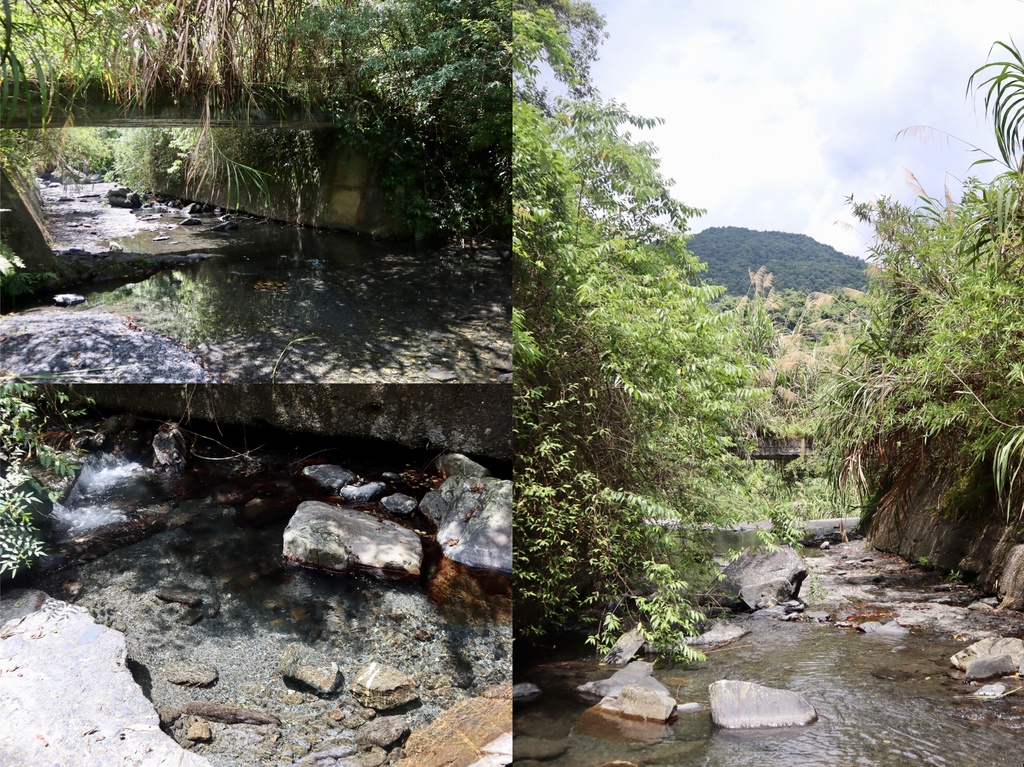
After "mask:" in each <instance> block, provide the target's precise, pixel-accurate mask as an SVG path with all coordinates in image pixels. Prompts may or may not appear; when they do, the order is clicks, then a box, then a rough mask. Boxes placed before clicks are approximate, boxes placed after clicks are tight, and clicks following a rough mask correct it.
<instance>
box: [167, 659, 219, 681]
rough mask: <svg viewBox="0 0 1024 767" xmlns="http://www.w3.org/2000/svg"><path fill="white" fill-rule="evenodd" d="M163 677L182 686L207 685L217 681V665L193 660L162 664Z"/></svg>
mask: <svg viewBox="0 0 1024 767" xmlns="http://www.w3.org/2000/svg"><path fill="white" fill-rule="evenodd" d="M164 678H165V679H166V680H167V681H168V682H170V683H171V684H179V685H181V686H183V687H208V686H210V685H211V684H213V683H214V682H216V681H217V667H216V666H213V665H211V664H209V663H197V662H194V661H179V662H177V663H168V664H167V665H166V666H164Z"/></svg>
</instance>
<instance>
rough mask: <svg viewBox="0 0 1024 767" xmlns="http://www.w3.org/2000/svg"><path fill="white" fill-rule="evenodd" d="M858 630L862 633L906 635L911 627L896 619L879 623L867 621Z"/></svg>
mask: <svg viewBox="0 0 1024 767" xmlns="http://www.w3.org/2000/svg"><path fill="white" fill-rule="evenodd" d="M857 631H859V632H861V633H862V634H879V635H881V636H906V635H907V634H909V633H910V629H907V628H904V627H903V626H901V625H900V624H899V623H897V622H896V621H889V622H888V623H879V622H878V621H865V622H864V623H861V624H860V625H859V626H857Z"/></svg>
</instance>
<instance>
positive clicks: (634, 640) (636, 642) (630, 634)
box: [601, 629, 644, 666]
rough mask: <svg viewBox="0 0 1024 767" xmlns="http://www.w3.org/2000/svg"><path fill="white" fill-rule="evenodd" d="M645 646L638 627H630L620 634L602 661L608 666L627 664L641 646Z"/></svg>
mask: <svg viewBox="0 0 1024 767" xmlns="http://www.w3.org/2000/svg"><path fill="white" fill-rule="evenodd" d="M643 646H644V638H643V636H642V635H641V634H640V631H639V630H638V629H630V630H629V631H627V632H626V633H625V634H623V635H622V636H620V637H619V638H618V639H617V640H616V641H615V644H614V645H613V646H612V649H611V650H609V651H608V654H607V655H605V656H604V660H602V661H601V662H602V663H603V664H605V665H606V666H625V665H626V664H627V663H629V662H630V661H631V660H632V659H633V656H634V655H636V654H637V653H638V652H639V651H640V648H641V647H643Z"/></svg>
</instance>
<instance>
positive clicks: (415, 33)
mask: <svg viewBox="0 0 1024 767" xmlns="http://www.w3.org/2000/svg"><path fill="white" fill-rule="evenodd" d="M3 10H4V19H3V21H4V30H3V32H4V35H3V43H2V44H3V47H2V49H0V79H2V87H0V114H3V115H6V116H7V120H8V121H9V120H11V119H13V118H14V117H15V116H17V115H24V114H30V115H35V116H36V117H35V119H36V120H37V121H38V123H39V124H43V123H44V122H45V121H46V120H47V119H48V118H49V116H50V115H51V114H52V112H53V110H54V109H56V108H57V107H59V108H61V109H63V110H67V109H70V108H72V107H73V106H74V105H75V104H76V103H82V102H83V101H85V100H86V99H89V100H96V99H106V100H109V101H112V102H116V103H121V104H125V105H126V107H141V108H145V107H147V106H153V105H168V104H181V105H185V106H191V107H193V108H195V109H197V110H198V111H199V112H200V113H201V114H204V115H205V118H206V121H207V122H206V123H205V125H204V126H203V128H202V129H201V130H200V131H198V132H197V131H192V132H191V134H183V133H180V132H179V133H177V134H175V133H173V132H171V134H170V138H166V136H165V138H164V139H163V140H166V141H169V142H177V149H179V150H183V151H184V152H185V153H186V155H187V158H186V160H185V162H184V166H185V169H186V171H187V172H188V173H190V174H192V175H191V176H190V178H192V179H193V180H195V179H199V178H204V177H207V175H208V174H213V176H214V177H215V178H216V179H217V181H218V183H220V184H221V185H227V184H229V183H233V184H235V186H236V187H237V186H238V184H239V181H240V180H241V179H242V178H243V176H244V177H245V178H246V179H248V181H249V182H250V183H252V182H253V181H255V180H256V179H259V178H260V176H259V175H258V174H254V173H247V172H246V170H245V168H244V166H243V165H242V163H241V162H239V161H234V160H232V158H231V156H230V152H229V151H225V148H224V144H225V142H224V141H223V140H220V141H218V140H217V137H216V136H215V135H214V134H212V133H211V132H210V129H209V125H210V122H209V121H211V120H213V119H216V118H218V117H219V116H221V115H228V116H231V115H235V114H241V115H249V114H255V113H259V112H266V113H269V114H274V115H281V116H285V117H287V116H290V115H292V114H300V115H301V114H313V115H314V116H315V117H317V118H318V119H326V120H327V121H328V122H329V123H331V124H333V125H335V126H336V127H337V128H338V129H339V130H341V131H342V133H343V137H344V140H345V141H346V142H348V143H349V144H351V145H353V146H355V147H357V148H359V149H364V150H366V151H368V152H369V153H370V156H371V159H372V160H373V161H374V162H375V163H376V164H377V166H378V167H379V168H380V169H381V182H382V184H383V185H384V187H385V188H386V189H387V190H388V192H389V197H388V199H389V203H390V205H391V208H392V210H393V211H394V212H395V213H397V214H399V215H401V216H402V217H404V218H405V219H406V220H407V221H408V222H409V223H410V229H413V230H416V231H418V232H420V233H422V234H431V233H434V234H442V235H453V234H455V235H460V236H477V235H481V234H485V233H489V234H490V236H501V235H502V234H503V233H504V232H507V226H508V223H509V216H510V212H509V208H510V201H509V184H510V178H509V158H510V156H511V124H510V119H509V104H510V101H511V91H510V51H509V38H510V35H511V30H510V5H509V3H508V1H507V0H499V2H489V1H488V0H469V1H468V2H451V0H426V1H425V2H409V1H408V0H384V1H383V2H369V1H368V0H325V1H324V2H309V1H308V0H277V2H273V3H267V2H262V1H258V0H245V1H244V2H242V1H239V0H234V1H232V2H228V1H227V0H173V1H172V2H162V3H151V4H144V3H143V4H140V3H137V2H135V0H98V1H91V2H85V1H84V0H20V2H13V3H12V2H8V1H5V2H4V3H3ZM30 140H34V137H33V139H30ZM5 141H6V142H7V143H6V144H5V145H4V146H3V147H2V148H3V150H4V155H5V156H8V155H10V152H11V143H12V142H15V141H17V140H16V139H5ZM252 167H255V170H256V171H259V172H261V173H271V172H277V171H278V170H279V168H278V167H275V166H274V165H273V163H268V165H267V166H252ZM257 186H258V184H257Z"/></svg>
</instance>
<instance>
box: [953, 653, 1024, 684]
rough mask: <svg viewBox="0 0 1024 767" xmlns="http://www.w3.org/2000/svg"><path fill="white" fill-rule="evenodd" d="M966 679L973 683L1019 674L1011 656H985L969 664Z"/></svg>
mask: <svg viewBox="0 0 1024 767" xmlns="http://www.w3.org/2000/svg"><path fill="white" fill-rule="evenodd" d="M965 671H966V672H967V676H966V679H967V680H968V681H971V682H975V681H981V680H984V679H993V678H995V677H1003V676H1011V675H1013V674H1016V673H1017V665H1016V664H1015V663H1014V662H1013V659H1012V658H1011V657H1010V656H1009V655H985V656H983V657H981V658H975V659H974V660H971V661H969V662H968V663H967V668H966V669H965Z"/></svg>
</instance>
